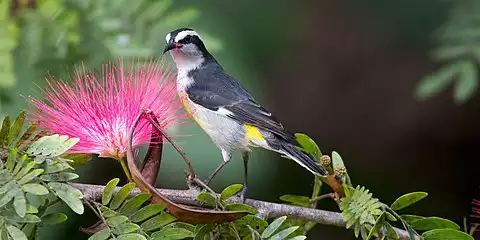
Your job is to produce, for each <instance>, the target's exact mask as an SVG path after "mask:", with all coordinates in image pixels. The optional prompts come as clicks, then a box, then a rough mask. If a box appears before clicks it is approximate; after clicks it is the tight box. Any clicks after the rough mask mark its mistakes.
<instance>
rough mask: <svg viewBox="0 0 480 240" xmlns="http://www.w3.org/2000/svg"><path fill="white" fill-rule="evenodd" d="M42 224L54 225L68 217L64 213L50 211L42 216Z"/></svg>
mask: <svg viewBox="0 0 480 240" xmlns="http://www.w3.org/2000/svg"><path fill="white" fill-rule="evenodd" d="M41 219H42V225H54V224H59V223H62V222H65V221H66V220H67V219H68V217H67V215H65V214H63V213H50V214H47V215H45V216H42V218H41Z"/></svg>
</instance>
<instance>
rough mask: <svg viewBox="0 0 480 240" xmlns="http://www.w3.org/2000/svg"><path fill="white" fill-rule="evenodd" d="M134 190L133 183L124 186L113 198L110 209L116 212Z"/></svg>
mask: <svg viewBox="0 0 480 240" xmlns="http://www.w3.org/2000/svg"><path fill="white" fill-rule="evenodd" d="M134 188H135V183H132V182H130V183H127V184H125V185H124V186H123V187H122V188H121V189H120V190H119V191H118V192H117V193H116V194H115V195H114V196H113V199H112V202H111V203H110V208H111V209H113V210H116V209H117V208H119V207H120V205H122V203H123V201H125V199H127V197H128V195H129V194H130V192H131V191H132V190H133V189H134Z"/></svg>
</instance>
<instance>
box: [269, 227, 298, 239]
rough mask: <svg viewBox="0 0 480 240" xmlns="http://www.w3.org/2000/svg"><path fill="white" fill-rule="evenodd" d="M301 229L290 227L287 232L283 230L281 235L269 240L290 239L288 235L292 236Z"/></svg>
mask: <svg viewBox="0 0 480 240" xmlns="http://www.w3.org/2000/svg"><path fill="white" fill-rule="evenodd" d="M298 228H299V226H293V227H289V228H287V229H285V230H282V231H280V232H279V233H277V234H275V235H273V236H272V237H271V238H269V240H282V239H285V238H287V237H288V235H290V234H292V233H293V232H295V231H296V230H297V229H298Z"/></svg>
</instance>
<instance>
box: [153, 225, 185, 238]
mask: <svg viewBox="0 0 480 240" xmlns="http://www.w3.org/2000/svg"><path fill="white" fill-rule="evenodd" d="M189 237H193V232H192V231H189V230H187V229H185V228H164V229H162V230H160V231H157V232H154V233H153V234H152V238H153V239H154V240H177V239H184V238H189Z"/></svg>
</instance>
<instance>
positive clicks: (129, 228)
mask: <svg viewBox="0 0 480 240" xmlns="http://www.w3.org/2000/svg"><path fill="white" fill-rule="evenodd" d="M138 229H140V226H138V225H137V224H135V223H121V224H120V225H118V226H116V227H115V228H114V229H113V231H112V232H113V233H114V234H116V235H122V234H126V233H131V232H135V231H137V230H138Z"/></svg>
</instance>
